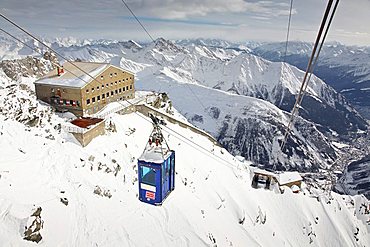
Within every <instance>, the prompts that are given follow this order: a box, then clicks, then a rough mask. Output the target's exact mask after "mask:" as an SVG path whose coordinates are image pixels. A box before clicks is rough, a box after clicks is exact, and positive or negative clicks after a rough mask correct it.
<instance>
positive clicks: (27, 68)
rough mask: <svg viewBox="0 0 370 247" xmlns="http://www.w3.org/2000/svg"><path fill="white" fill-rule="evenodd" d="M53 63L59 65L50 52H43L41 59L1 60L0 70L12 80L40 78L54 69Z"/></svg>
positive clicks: (30, 57) (29, 57)
mask: <svg viewBox="0 0 370 247" xmlns="http://www.w3.org/2000/svg"><path fill="white" fill-rule="evenodd" d="M53 63H56V64H59V62H58V59H57V57H56V56H55V55H54V54H53V53H50V52H45V53H44V56H43V58H37V57H33V56H27V57H25V58H22V59H13V60H2V61H0V69H2V70H3V71H4V73H5V75H6V76H8V77H9V78H10V79H12V80H15V81H16V80H18V79H20V78H21V77H36V78H38V77H41V76H43V75H45V74H46V73H47V72H49V71H50V70H51V69H54V68H55V66H54V65H53Z"/></svg>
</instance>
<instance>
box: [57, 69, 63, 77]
mask: <svg viewBox="0 0 370 247" xmlns="http://www.w3.org/2000/svg"><path fill="white" fill-rule="evenodd" d="M57 73H58V76H60V75H61V74H63V73H64V69H63V67H57Z"/></svg>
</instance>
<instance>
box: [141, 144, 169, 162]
mask: <svg viewBox="0 0 370 247" xmlns="http://www.w3.org/2000/svg"><path fill="white" fill-rule="evenodd" d="M162 152H163V154H162ZM170 155H171V152H170V151H169V150H168V149H167V148H162V147H161V146H156V145H155V144H152V145H148V146H147V147H146V148H145V151H144V152H143V154H142V155H141V156H140V158H139V160H141V161H145V162H151V163H157V164H160V163H163V161H165V160H166V159H168V157H170Z"/></svg>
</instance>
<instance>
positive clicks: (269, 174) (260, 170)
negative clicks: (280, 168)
mask: <svg viewBox="0 0 370 247" xmlns="http://www.w3.org/2000/svg"><path fill="white" fill-rule="evenodd" d="M252 171H253V173H254V174H261V175H265V176H271V177H276V176H277V174H275V173H272V172H269V171H266V170H262V169H259V168H254V169H252Z"/></svg>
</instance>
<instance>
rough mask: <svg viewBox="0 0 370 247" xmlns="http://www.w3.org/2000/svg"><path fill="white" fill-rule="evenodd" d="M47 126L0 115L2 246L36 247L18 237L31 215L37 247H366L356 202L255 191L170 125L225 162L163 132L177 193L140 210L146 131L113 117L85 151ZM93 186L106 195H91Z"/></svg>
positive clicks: (234, 169)
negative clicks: (39, 224)
mask: <svg viewBox="0 0 370 247" xmlns="http://www.w3.org/2000/svg"><path fill="white" fill-rule="evenodd" d="M1 91H2V90H0V92H1ZM3 91H4V90H3ZM0 106H1V107H2V105H0ZM38 107H41V108H43V107H45V106H40V105H39V106H38ZM50 119H51V120H50V122H48V121H45V122H43V123H41V124H40V125H39V126H37V127H26V126H25V125H24V124H22V123H19V122H16V121H14V120H12V119H6V116H3V115H0V147H1V149H0V157H1V159H0V175H1V178H0V195H1V197H0V245H1V246H36V244H34V243H31V242H27V241H25V240H23V239H22V238H23V232H24V229H25V226H26V225H27V226H29V225H30V223H31V221H32V220H33V218H34V217H30V215H31V214H32V213H33V212H34V211H35V209H36V208H37V207H41V208H42V212H41V219H42V220H43V229H42V230H41V231H40V233H41V235H42V237H43V239H42V240H41V242H40V243H39V244H38V246H216V245H217V246H370V237H369V236H370V235H369V231H370V227H369V225H368V224H367V225H366V223H365V222H366V220H367V218H366V217H369V215H367V216H366V215H364V212H365V208H364V206H361V204H364V205H368V201H367V200H366V199H364V198H363V197H360V196H356V197H349V196H340V195H338V194H335V193H331V196H329V195H324V194H321V195H318V199H316V198H313V196H312V195H309V194H308V191H307V190H306V191H305V193H300V194H293V193H292V192H291V191H290V190H287V191H286V192H285V193H284V194H279V193H275V192H273V191H265V190H263V189H260V190H255V189H252V188H251V186H250V184H251V181H250V170H249V162H244V163H242V162H240V161H238V160H237V159H236V158H234V157H233V156H231V155H230V154H229V153H227V152H226V151H225V150H224V149H221V148H219V147H215V146H214V145H213V144H212V143H211V142H210V141H208V139H206V138H204V137H202V136H198V135H196V134H194V133H192V132H191V131H190V130H187V129H183V128H181V127H179V126H178V125H172V124H170V123H168V125H167V126H168V127H169V128H170V129H172V130H175V131H176V132H178V133H180V134H182V135H184V136H186V137H187V138H190V139H191V140H193V141H194V142H196V143H197V144H199V145H201V146H202V147H204V148H205V149H207V150H209V151H210V152H213V153H214V154H215V155H217V156H219V157H221V158H222V159H224V160H226V161H228V163H226V162H223V161H221V160H219V159H218V158H216V157H215V156H210V155H209V154H207V153H206V152H205V151H198V150H197V149H195V148H194V147H192V146H193V145H189V144H187V143H186V141H185V142H184V141H183V140H181V139H182V138H181V137H178V136H177V135H176V134H174V133H173V132H171V131H168V129H167V128H166V127H165V128H164V135H165V137H166V138H167V140H168V142H169V145H170V147H171V148H172V149H174V150H175V151H176V172H177V174H176V189H175V191H174V192H173V193H172V194H170V196H169V197H168V198H167V200H166V201H165V202H164V204H163V206H161V207H159V206H158V207H155V206H152V205H147V204H144V203H141V202H140V201H139V200H138V198H137V193H138V184H137V170H136V169H137V166H136V162H137V160H136V158H137V157H139V155H140V154H141V152H142V150H143V149H144V146H145V144H146V141H147V138H148V136H149V134H150V131H151V128H152V126H151V123H150V122H148V121H146V120H145V119H143V118H142V117H140V116H139V115H136V114H130V115H125V116H121V115H113V116H112V117H111V121H112V122H113V123H114V124H115V125H116V128H117V132H108V133H107V134H106V135H105V136H101V137H98V138H96V139H95V140H93V142H92V143H90V144H89V145H88V146H87V147H86V148H82V147H81V146H80V145H79V144H77V142H76V141H75V140H74V139H73V137H72V136H71V135H70V134H68V133H65V132H64V131H59V130H56V129H55V128H54V126H55V125H56V124H58V123H59V122H60V121H62V119H61V118H59V117H57V116H51V118H50ZM50 134H51V135H52V136H53V138H51V137H50ZM47 136H49V137H48V138H45V137H47ZM53 139H54V140H53ZM229 163H230V164H229ZM118 167H120V169H119V168H118ZM117 171H118V172H117ZM97 186H98V187H99V188H100V189H101V191H102V193H101V194H104V195H103V196H102V195H98V194H96V193H94V191H96V189H97ZM61 198H66V199H67V201H68V205H67V206H66V205H65V204H63V203H62V202H61ZM310 243H311V244H310Z"/></svg>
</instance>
